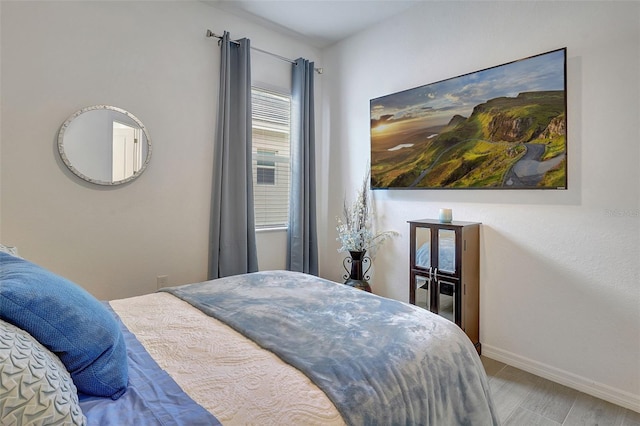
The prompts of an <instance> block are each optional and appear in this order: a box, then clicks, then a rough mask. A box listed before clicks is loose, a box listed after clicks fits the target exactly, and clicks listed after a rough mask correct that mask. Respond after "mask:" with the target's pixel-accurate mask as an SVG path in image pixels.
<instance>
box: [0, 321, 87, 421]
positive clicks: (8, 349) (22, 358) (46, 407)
mask: <svg viewBox="0 0 640 426" xmlns="http://www.w3.org/2000/svg"><path fill="white" fill-rule="evenodd" d="M0 383H2V386H1V387H2V389H1V391H2V392H1V393H0V424H2V425H21V424H30V425H31V424H33V425H40V424H56V425H58V424H60V425H62V424H64V425H85V424H86V422H87V419H86V417H85V416H84V414H82V411H81V409H80V405H79V403H78V392H77V390H76V387H75V385H74V384H73V381H72V380H71V376H70V375H69V372H67V370H66V369H65V367H64V365H63V364H62V362H61V361H60V360H59V359H58V357H57V356H56V355H55V354H53V353H52V352H50V351H49V350H48V349H46V348H45V347H44V346H42V345H41V344H40V343H39V342H38V341H37V340H35V339H34V338H33V337H32V336H31V335H30V334H29V333H27V332H26V331H24V330H22V329H20V328H18V327H15V326H14V325H12V324H9V323H7V322H5V321H2V320H0Z"/></svg>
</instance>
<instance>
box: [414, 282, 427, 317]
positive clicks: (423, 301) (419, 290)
mask: <svg viewBox="0 0 640 426" xmlns="http://www.w3.org/2000/svg"><path fill="white" fill-rule="evenodd" d="M429 281H430V280H428V279H427V278H426V277H421V276H419V275H416V282H415V283H414V285H415V286H416V301H415V305H416V306H420V307H421V308H424V309H427V310H430V309H431V306H430V305H431V285H430V284H431V283H430V282H429Z"/></svg>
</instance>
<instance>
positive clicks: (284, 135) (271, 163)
mask: <svg viewBox="0 0 640 426" xmlns="http://www.w3.org/2000/svg"><path fill="white" fill-rule="evenodd" d="M251 108H252V113H253V117H252V119H253V120H252V132H253V140H252V143H253V152H252V156H253V157H252V158H253V176H254V178H253V202H254V209H255V218H256V228H273V227H282V226H287V223H288V221H289V177H290V165H289V162H290V149H289V131H290V128H291V97H290V96H289V95H287V94H283V93H277V92H273V91H269V90H265V89H262V88H258V87H253V88H252V89H251Z"/></svg>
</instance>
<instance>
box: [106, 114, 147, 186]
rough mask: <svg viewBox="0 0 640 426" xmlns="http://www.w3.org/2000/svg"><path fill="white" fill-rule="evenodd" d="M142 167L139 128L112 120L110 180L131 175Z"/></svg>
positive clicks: (114, 180)
mask: <svg viewBox="0 0 640 426" xmlns="http://www.w3.org/2000/svg"><path fill="white" fill-rule="evenodd" d="M141 167H142V144H141V143H140V129H139V128H137V127H132V126H129V125H127V124H124V123H120V122H117V121H114V122H113V155H112V181H113V182H116V181H119V180H123V179H126V178H128V177H130V176H133V175H134V174H135V173H136V172H138V171H139V170H140V168H141Z"/></svg>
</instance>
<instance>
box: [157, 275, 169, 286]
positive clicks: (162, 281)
mask: <svg viewBox="0 0 640 426" xmlns="http://www.w3.org/2000/svg"><path fill="white" fill-rule="evenodd" d="M156 283H157V285H158V289H161V288H162V287H166V286H168V285H169V275H158V276H157V277H156Z"/></svg>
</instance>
